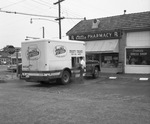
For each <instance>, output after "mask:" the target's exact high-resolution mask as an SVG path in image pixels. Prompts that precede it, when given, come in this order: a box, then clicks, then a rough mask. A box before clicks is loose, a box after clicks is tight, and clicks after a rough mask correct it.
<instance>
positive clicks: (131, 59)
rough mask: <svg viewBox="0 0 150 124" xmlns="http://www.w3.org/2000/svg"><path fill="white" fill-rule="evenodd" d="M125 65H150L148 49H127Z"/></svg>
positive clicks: (149, 51) (149, 50)
mask: <svg viewBox="0 0 150 124" xmlns="http://www.w3.org/2000/svg"><path fill="white" fill-rule="evenodd" d="M126 64H127V65H150V48H127V49H126Z"/></svg>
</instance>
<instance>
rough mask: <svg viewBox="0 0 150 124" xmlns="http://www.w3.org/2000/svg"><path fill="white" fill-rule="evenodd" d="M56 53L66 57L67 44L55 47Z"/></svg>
mask: <svg viewBox="0 0 150 124" xmlns="http://www.w3.org/2000/svg"><path fill="white" fill-rule="evenodd" d="M54 54H55V56H57V57H64V56H66V54H67V50H66V48H65V46H62V45H58V46H55V48H54Z"/></svg>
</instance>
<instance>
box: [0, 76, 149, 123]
mask: <svg viewBox="0 0 150 124" xmlns="http://www.w3.org/2000/svg"><path fill="white" fill-rule="evenodd" d="M0 124H150V83H149V82H148V81H138V80H129V79H128V80H126V79H116V80H109V79H104V78H98V79H94V80H93V79H90V78H88V79H85V80H84V83H81V82H79V81H78V80H76V81H73V82H72V83H71V84H69V85H57V84H50V85H41V84H38V83H33V82H25V81H20V80H15V79H11V80H8V81H7V82H5V83H0Z"/></svg>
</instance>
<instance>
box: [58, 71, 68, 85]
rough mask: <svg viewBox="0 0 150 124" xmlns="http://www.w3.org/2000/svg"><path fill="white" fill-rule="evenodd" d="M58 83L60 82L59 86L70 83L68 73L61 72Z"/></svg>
mask: <svg viewBox="0 0 150 124" xmlns="http://www.w3.org/2000/svg"><path fill="white" fill-rule="evenodd" d="M60 81H61V84H64V85H65V84H68V83H70V73H69V72H68V71H67V70H65V71H63V74H62V77H61V79H60Z"/></svg>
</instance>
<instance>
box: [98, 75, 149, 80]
mask: <svg viewBox="0 0 150 124" xmlns="http://www.w3.org/2000/svg"><path fill="white" fill-rule="evenodd" d="M99 77H100V78H108V79H111V80H115V79H131V80H140V81H148V80H150V76H149V75H148V76H147V75H144V76H142V75H141V76H140V75H137V76H134V75H115V74H108V75H107V74H105V75H100V76H99Z"/></svg>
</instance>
